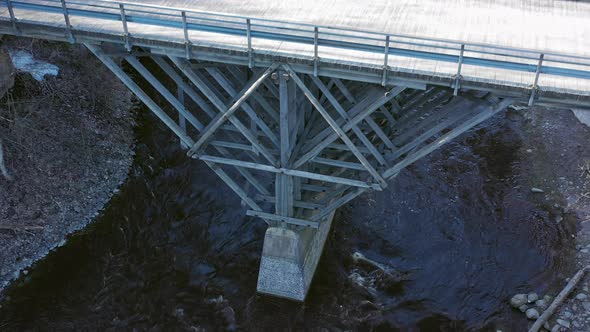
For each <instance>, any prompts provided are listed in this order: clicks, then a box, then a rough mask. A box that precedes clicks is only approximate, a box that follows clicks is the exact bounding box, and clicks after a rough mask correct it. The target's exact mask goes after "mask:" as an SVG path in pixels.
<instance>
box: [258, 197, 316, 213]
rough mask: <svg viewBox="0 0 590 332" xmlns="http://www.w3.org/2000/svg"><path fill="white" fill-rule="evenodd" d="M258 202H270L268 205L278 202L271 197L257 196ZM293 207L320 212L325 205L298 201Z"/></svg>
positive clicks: (294, 202) (295, 201)
mask: <svg viewBox="0 0 590 332" xmlns="http://www.w3.org/2000/svg"><path fill="white" fill-rule="evenodd" d="M256 200H258V201H263V202H268V203H276V202H277V199H276V197H274V196H270V195H256ZM293 206H294V207H298V208H303V209H308V210H318V209H321V208H322V207H323V205H321V204H317V203H311V202H305V201H298V200H294V201H293Z"/></svg>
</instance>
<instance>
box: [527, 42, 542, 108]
mask: <svg viewBox="0 0 590 332" xmlns="http://www.w3.org/2000/svg"><path fill="white" fill-rule="evenodd" d="M544 57H545V54H543V53H541V56H539V63H538V64H537V71H536V72H535V81H534V82H533V87H532V90H533V91H531V98H529V107H531V106H533V104H534V103H535V96H536V94H537V90H538V89H539V86H538V84H539V76H540V75H541V69H542V68H543V59H544Z"/></svg>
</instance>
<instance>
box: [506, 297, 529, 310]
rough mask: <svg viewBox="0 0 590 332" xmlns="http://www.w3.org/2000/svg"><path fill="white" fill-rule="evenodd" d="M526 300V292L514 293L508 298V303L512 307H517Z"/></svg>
mask: <svg viewBox="0 0 590 332" xmlns="http://www.w3.org/2000/svg"><path fill="white" fill-rule="evenodd" d="M526 302H527V296H526V294H516V295H514V296H513V297H512V298H511V299H510V305H512V306H513V307H514V308H519V307H520V306H522V305H523V304H525V303H526Z"/></svg>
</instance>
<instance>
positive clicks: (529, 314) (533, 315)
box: [526, 308, 539, 319]
mask: <svg viewBox="0 0 590 332" xmlns="http://www.w3.org/2000/svg"><path fill="white" fill-rule="evenodd" d="M526 318H528V319H537V318H539V312H538V311H537V309H535V308H530V309H528V310H527V311H526Z"/></svg>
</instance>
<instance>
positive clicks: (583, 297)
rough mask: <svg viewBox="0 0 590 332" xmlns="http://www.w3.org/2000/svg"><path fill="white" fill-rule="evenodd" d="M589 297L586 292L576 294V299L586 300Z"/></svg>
mask: <svg viewBox="0 0 590 332" xmlns="http://www.w3.org/2000/svg"><path fill="white" fill-rule="evenodd" d="M587 298H588V295H586V294H584V293H580V294H578V295H576V299H577V300H580V301H584V300H586V299H587Z"/></svg>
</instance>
